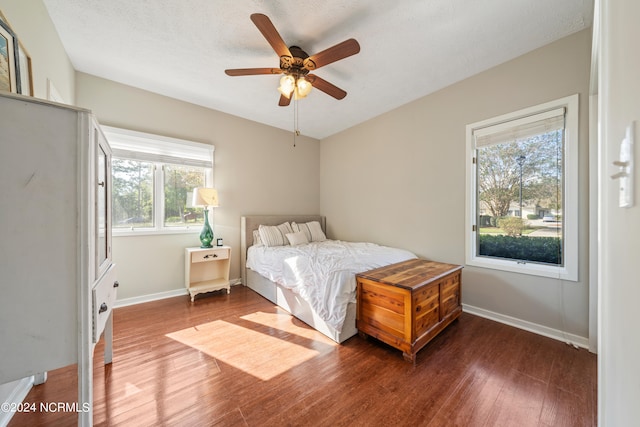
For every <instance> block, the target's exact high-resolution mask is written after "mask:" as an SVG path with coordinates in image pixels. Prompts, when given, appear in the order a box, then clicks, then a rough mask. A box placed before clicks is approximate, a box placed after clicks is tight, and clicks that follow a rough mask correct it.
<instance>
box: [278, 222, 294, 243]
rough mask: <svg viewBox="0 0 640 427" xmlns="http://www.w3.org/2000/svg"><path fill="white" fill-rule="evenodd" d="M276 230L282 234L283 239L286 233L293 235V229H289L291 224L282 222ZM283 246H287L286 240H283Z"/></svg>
mask: <svg viewBox="0 0 640 427" xmlns="http://www.w3.org/2000/svg"><path fill="white" fill-rule="evenodd" d="M278 230H280V232H281V233H282V237H283V238H284V236H286V235H287V233H293V231H294V230H293V228H291V224H289V223H288V222H283V223H282V224H280V225H279V226H278ZM284 244H285V245H286V244H287V239H284Z"/></svg>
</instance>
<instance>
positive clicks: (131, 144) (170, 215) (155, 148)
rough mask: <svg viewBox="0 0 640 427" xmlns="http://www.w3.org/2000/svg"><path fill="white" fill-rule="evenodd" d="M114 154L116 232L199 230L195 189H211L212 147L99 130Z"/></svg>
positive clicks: (200, 212)
mask: <svg viewBox="0 0 640 427" xmlns="http://www.w3.org/2000/svg"><path fill="white" fill-rule="evenodd" d="M103 129H104V132H105V135H106V136H107V139H108V140H109V143H110V144H111V147H112V149H113V159H112V181H113V182H112V206H113V208H112V210H113V212H112V222H113V230H114V232H115V233H118V232H120V233H122V232H124V231H128V232H136V233H139V232H177V231H186V230H193V231H199V230H200V229H201V228H202V224H203V223H204V216H203V215H204V214H203V209H202V208H196V207H193V206H191V194H192V191H193V189H194V188H195V187H212V186H213V150H214V148H213V146H211V145H207V144H200V143H196V142H191V141H182V140H177V139H173V138H166V137H162V136H157V135H150V134H144V133H139V132H133V131H128V130H123V129H116V128H110V127H103Z"/></svg>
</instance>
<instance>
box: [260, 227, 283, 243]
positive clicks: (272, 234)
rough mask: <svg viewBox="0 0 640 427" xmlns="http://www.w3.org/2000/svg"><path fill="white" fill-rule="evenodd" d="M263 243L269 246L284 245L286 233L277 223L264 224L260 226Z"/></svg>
mask: <svg viewBox="0 0 640 427" xmlns="http://www.w3.org/2000/svg"><path fill="white" fill-rule="evenodd" d="M258 233H259V234H260V240H262V244H263V245H265V246H267V247H269V246H284V235H283V234H282V232H281V231H280V229H278V227H276V226H275V225H262V224H260V226H259V227H258Z"/></svg>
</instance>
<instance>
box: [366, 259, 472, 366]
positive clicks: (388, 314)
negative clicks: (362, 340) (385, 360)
mask: <svg viewBox="0 0 640 427" xmlns="http://www.w3.org/2000/svg"><path fill="white" fill-rule="evenodd" d="M461 272H462V266H460V265H454V264H445V263H440V262H434V261H426V260H422V259H412V260H408V261H403V262H400V263H397V264H392V265H389V266H386V267H381V268H377V269H375V270H371V271H367V272H364V273H360V274H357V275H356V281H357V284H358V305H357V318H356V319H357V320H356V325H357V328H358V332H359V333H360V334H361V335H363V336H366V335H369V336H372V337H374V338H376V339H379V340H380V341H383V342H385V343H387V344H389V345H391V346H393V347H395V348H397V349H399V350H402V352H403V356H404V357H405V359H407V360H409V361H412V362H414V363H415V358H416V353H417V352H418V350H420V349H421V348H422V347H424V346H425V345H426V344H427V343H428V342H429V341H431V340H432V339H433V337H435V336H436V335H437V334H438V333H440V331H442V330H443V329H444V328H445V327H446V326H447V325H449V324H450V323H451V322H452V321H454V320H455V319H457V318H458V316H460V314H461V313H462V306H461V284H462V280H461Z"/></svg>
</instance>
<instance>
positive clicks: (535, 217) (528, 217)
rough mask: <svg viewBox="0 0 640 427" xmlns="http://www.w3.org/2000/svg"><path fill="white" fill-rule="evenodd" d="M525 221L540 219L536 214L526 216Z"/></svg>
mask: <svg viewBox="0 0 640 427" xmlns="http://www.w3.org/2000/svg"><path fill="white" fill-rule="evenodd" d="M527 219H540V217H539V216H538V215H536V214H527Z"/></svg>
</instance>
